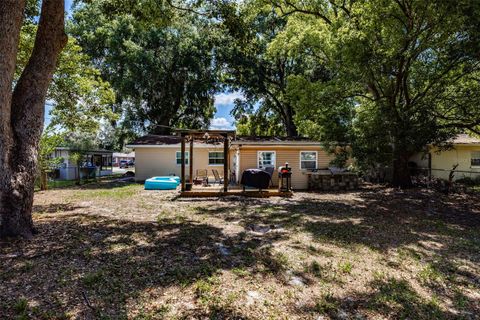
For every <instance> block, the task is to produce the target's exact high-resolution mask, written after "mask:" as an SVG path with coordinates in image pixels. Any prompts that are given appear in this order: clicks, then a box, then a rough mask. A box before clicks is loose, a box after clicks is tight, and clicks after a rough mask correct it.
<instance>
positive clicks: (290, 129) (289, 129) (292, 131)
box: [285, 106, 298, 137]
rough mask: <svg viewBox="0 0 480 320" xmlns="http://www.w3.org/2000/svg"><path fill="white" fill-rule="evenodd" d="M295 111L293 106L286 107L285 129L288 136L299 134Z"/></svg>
mask: <svg viewBox="0 0 480 320" xmlns="http://www.w3.org/2000/svg"><path fill="white" fill-rule="evenodd" d="M293 118H294V111H293V108H292V107H291V106H286V107H285V131H286V134H287V136H288V137H296V136H298V131H297V126H296V125H295V122H294V121H293Z"/></svg>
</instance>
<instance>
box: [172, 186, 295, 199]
mask: <svg viewBox="0 0 480 320" xmlns="http://www.w3.org/2000/svg"><path fill="white" fill-rule="evenodd" d="M292 195H293V193H292V192H291V191H279V190H278V188H273V187H271V188H268V189H264V190H263V189H262V190H259V189H253V188H245V190H244V189H243V187H242V186H241V185H232V184H230V185H229V186H228V190H227V191H225V190H224V186H223V185H219V184H214V185H209V186H202V185H194V186H193V187H192V190H189V191H186V190H185V191H181V192H180V197H187V198H202V197H218V196H245V197H254V198H267V197H291V196H292Z"/></svg>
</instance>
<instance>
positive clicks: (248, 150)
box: [240, 145, 333, 190]
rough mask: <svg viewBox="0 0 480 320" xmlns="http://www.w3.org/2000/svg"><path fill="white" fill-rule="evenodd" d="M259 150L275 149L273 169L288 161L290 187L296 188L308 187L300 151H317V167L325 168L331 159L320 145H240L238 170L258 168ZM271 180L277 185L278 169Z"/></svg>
mask: <svg viewBox="0 0 480 320" xmlns="http://www.w3.org/2000/svg"><path fill="white" fill-rule="evenodd" d="M259 151H275V153H276V157H275V159H276V160H275V162H276V163H275V169H278V167H279V166H283V165H285V162H288V165H289V166H290V167H291V168H292V188H293V189H296V190H302V189H307V187H308V180H307V175H306V174H305V172H306V171H305V170H301V169H300V152H301V151H317V168H326V167H328V165H329V163H330V161H332V160H333V156H331V155H329V154H327V152H325V150H323V149H322V148H321V147H320V146H318V147H317V146H305V147H299V146H269V145H266V146H263V147H261V146H241V147H240V172H243V171H244V170H245V169H252V168H258V152H259ZM272 180H273V184H274V185H275V186H278V171H276V170H275V172H274V174H273V177H272Z"/></svg>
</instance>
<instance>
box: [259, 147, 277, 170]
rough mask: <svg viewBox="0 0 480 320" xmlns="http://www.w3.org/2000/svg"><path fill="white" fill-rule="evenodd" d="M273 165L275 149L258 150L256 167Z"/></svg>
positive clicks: (262, 167) (261, 167)
mask: <svg viewBox="0 0 480 320" xmlns="http://www.w3.org/2000/svg"><path fill="white" fill-rule="evenodd" d="M266 167H275V151H258V168H259V169H264V168H266Z"/></svg>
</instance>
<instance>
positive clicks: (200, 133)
mask: <svg viewBox="0 0 480 320" xmlns="http://www.w3.org/2000/svg"><path fill="white" fill-rule="evenodd" d="M175 132H177V134H179V135H180V136H181V154H182V155H181V156H182V164H181V167H182V169H181V183H182V187H181V190H182V192H184V191H185V190H186V179H185V162H186V156H185V149H186V148H185V143H186V140H187V138H188V139H189V141H190V151H189V171H190V176H189V182H190V183H192V184H193V144H194V140H195V139H218V140H222V141H223V191H224V192H227V191H228V185H229V182H230V177H229V174H228V166H229V160H230V159H229V149H230V140H229V139H230V137H235V130H188V129H179V130H175ZM218 142H220V141H218Z"/></svg>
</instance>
